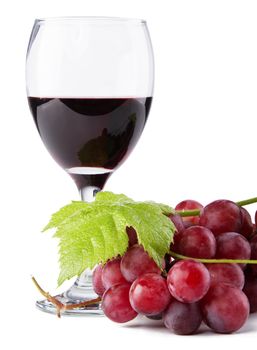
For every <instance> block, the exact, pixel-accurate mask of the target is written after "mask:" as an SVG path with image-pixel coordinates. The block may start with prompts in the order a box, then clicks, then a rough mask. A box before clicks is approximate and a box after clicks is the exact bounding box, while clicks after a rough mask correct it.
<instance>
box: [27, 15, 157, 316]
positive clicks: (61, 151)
mask: <svg viewBox="0 0 257 350" xmlns="http://www.w3.org/2000/svg"><path fill="white" fill-rule="evenodd" d="M26 82H27V95H28V102H29V106H30V110H31V113H32V115H33V118H34V121H35V124H36V127H37V129H38V132H39V134H40V137H41V139H42V141H43V143H44V145H45V147H46V148H47V150H48V151H49V153H50V154H51V156H52V157H53V158H54V159H55V161H56V162H57V163H58V164H59V165H60V166H61V167H62V168H63V169H65V171H66V172H67V173H68V174H69V175H70V176H71V177H72V179H73V180H74V181H75V183H76V185H77V187H78V190H79V192H80V194H81V198H82V200H83V201H92V200H93V199H94V196H95V194H96V193H97V192H98V191H100V190H102V188H103V187H104V185H105V183H106V181H107V179H108V178H109V177H110V175H111V174H112V173H113V171H114V170H116V169H117V168H118V167H119V166H120V165H121V164H122V163H123V162H124V160H125V159H126V158H127V157H128V155H129V154H130V152H131V151H132V150H133V148H134V147H135V145H136V143H137V141H138V139H139V137H140V135H141V133H142V131H143V129H144V126H145V123H146V120H147V116H148V113H149V110H150V106H151V101H152V93H153V82H154V62H153V51H152V46H151V40H150V36H149V32H148V29H147V25H146V22H145V21H144V20H139V19H129V18H114V17H113V18H111V17H59V18H58V17H57V18H46V19H37V20H36V21H35V23H34V27H33V29H32V33H31V37H30V41H29V45H28V52H27V60H26ZM91 276H92V275H91V272H90V271H89V270H86V271H85V272H84V273H83V274H82V275H81V276H80V277H78V279H77V281H76V282H75V284H74V285H73V286H72V287H71V288H70V289H69V290H68V291H66V292H65V293H63V294H61V295H59V296H58V298H59V299H60V300H61V301H62V302H65V303H75V302H79V301H80V300H87V299H93V298H95V297H96V295H95V293H94V291H93V289H92V281H91ZM37 306H38V307H39V308H41V309H42V310H44V311H47V312H55V307H54V306H53V305H52V304H51V303H49V302H48V301H47V300H42V301H38V302H37ZM66 313H72V314H84V313H86V314H88V313H89V314H94V313H95V314H98V313H101V308H100V306H99V305H97V304H95V305H91V306H88V307H86V308H82V309H76V310H71V311H66Z"/></svg>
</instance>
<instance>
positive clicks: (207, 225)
mask: <svg viewBox="0 0 257 350" xmlns="http://www.w3.org/2000/svg"><path fill="white" fill-rule="evenodd" d="M194 209H196V210H198V211H199V215H197V216H195V215H194V216H185V217H184V216H183V215H182V214H181V213H183V212H184V211H188V210H194ZM190 213H191V212H190ZM190 215H191V214H190ZM169 218H170V220H172V222H173V223H174V225H175V228H176V231H175V235H174V237H173V242H172V243H171V247H170V249H171V252H170V254H166V256H165V257H163V266H162V268H160V267H159V266H157V265H156V263H155V262H154V260H153V259H152V258H151V257H150V256H149V255H148V253H147V252H146V251H145V250H144V248H143V247H142V246H141V245H140V244H139V243H138V241H137V235H136V231H135V230H134V229H133V228H132V227H128V228H127V234H128V237H129V248H128V250H127V252H126V253H125V254H124V255H123V256H122V257H118V258H115V259H112V260H110V261H108V262H107V263H106V264H104V265H102V264H100V265H98V266H97V267H96V268H95V270H94V272H93V287H94V290H95V292H96V293H97V294H98V295H99V296H101V297H102V310H103V312H104V314H105V315H106V316H107V317H108V318H109V319H111V320H112V321H115V322H118V323H124V322H128V321H130V320H132V319H134V318H135V317H136V316H137V315H138V314H140V315H144V316H146V317H147V318H150V319H153V320H163V323H164V325H165V327H167V328H168V329H169V330H170V331H172V332H174V333H176V334H181V335H185V334H194V333H196V332H197V330H198V329H199V327H200V325H201V324H202V322H203V323H205V324H206V325H207V326H208V327H209V328H210V329H212V330H213V331H214V332H217V333H232V332H235V331H237V330H238V329H240V328H241V327H242V326H243V325H244V324H245V322H246V320H247V319H248V316H249V313H252V312H256V311H257V265H255V264H245V263H244V264H243V263H242V262H241V263H237V261H238V260H250V259H257V232H256V221H257V212H256V214H255V224H253V223H252V219H251V216H250V214H249V212H248V211H247V210H246V209H245V208H243V207H240V206H239V205H237V204H236V203H234V202H232V201H229V200H216V201H214V202H212V203H210V204H208V205H206V206H205V207H203V206H202V205H201V204H200V203H198V202H196V201H193V200H186V201H183V202H181V203H179V204H178V205H177V206H176V207H175V214H171V215H170V216H169ZM209 259H212V260H211V261H210V262H211V263H210V262H209V261H208V260H209ZM213 259H214V260H213ZM219 259H222V261H221V262H220V261H219ZM224 259H225V260H226V259H233V260H234V262H233V263H231V262H226V261H224ZM243 262H244V261H243Z"/></svg>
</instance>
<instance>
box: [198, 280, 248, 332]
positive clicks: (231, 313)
mask: <svg viewBox="0 0 257 350" xmlns="http://www.w3.org/2000/svg"><path fill="white" fill-rule="evenodd" d="M200 305H201V309H202V313H203V319H204V321H205V323H206V324H207V325H208V326H209V327H210V328H211V329H212V330H214V332H217V333H232V332H235V331H237V330H238V329H240V328H241V327H242V326H243V325H244V323H245V322H246V320H247V318H248V316H249V310H250V307H249V302H248V299H247V297H246V295H245V294H244V293H243V292H242V291H241V290H240V289H238V288H236V287H234V286H232V285H230V284H219V285H215V286H213V287H211V288H210V290H209V292H208V293H207V295H206V296H205V297H204V298H203V299H202V300H201V302H200Z"/></svg>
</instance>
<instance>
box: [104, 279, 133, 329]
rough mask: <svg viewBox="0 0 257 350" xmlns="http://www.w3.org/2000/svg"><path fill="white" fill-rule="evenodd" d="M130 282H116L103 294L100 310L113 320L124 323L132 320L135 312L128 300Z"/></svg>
mask: <svg viewBox="0 0 257 350" xmlns="http://www.w3.org/2000/svg"><path fill="white" fill-rule="evenodd" d="M129 290H130V283H128V282H126V283H123V284H116V285H115V286H112V287H111V288H109V289H108V290H107V291H106V292H105V293H104V295H103V300H102V310H103V312H104V314H105V315H106V316H107V317H108V318H110V319H111V320H112V321H114V322H118V323H124V322H128V321H130V320H133V318H135V317H136V316H137V312H136V311H135V310H134V309H133V308H132V307H131V305H130V302H129Z"/></svg>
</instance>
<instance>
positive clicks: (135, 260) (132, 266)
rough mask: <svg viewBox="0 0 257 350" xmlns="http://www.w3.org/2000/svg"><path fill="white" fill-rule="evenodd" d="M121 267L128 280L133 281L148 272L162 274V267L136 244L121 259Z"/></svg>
mask: <svg viewBox="0 0 257 350" xmlns="http://www.w3.org/2000/svg"><path fill="white" fill-rule="evenodd" d="M120 268H121V273H122V275H123V276H124V277H125V279H126V280H127V281H128V282H133V281H134V280H135V279H136V278H137V277H139V276H141V275H143V274H144V273H147V272H155V273H159V274H161V270H160V268H159V267H158V266H157V265H156V263H155V262H154V260H153V259H152V258H150V256H149V255H148V254H147V252H146V251H145V250H144V248H143V247H142V246H140V245H134V246H133V247H131V248H129V249H128V251H127V252H126V253H125V255H124V256H123V257H122V259H121V264H120Z"/></svg>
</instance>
